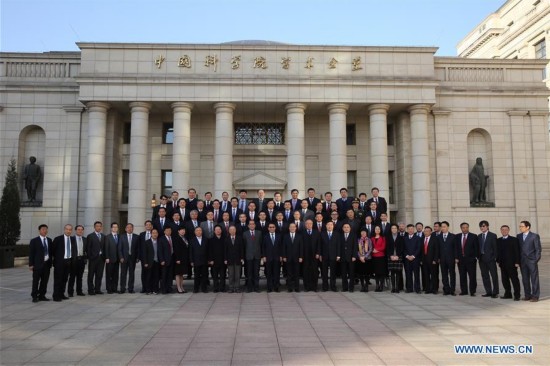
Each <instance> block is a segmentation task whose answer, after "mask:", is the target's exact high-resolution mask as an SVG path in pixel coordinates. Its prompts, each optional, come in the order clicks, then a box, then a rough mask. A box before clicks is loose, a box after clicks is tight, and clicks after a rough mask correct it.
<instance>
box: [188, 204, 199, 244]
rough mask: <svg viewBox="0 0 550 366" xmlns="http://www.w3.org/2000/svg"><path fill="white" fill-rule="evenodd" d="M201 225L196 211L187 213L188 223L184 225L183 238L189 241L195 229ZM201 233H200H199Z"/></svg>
mask: <svg viewBox="0 0 550 366" xmlns="http://www.w3.org/2000/svg"><path fill="white" fill-rule="evenodd" d="M200 225H201V223H200V222H199V220H198V212H197V210H193V211H191V212H190V213H189V221H187V222H186V223H185V236H186V237H187V240H188V241H191V239H193V237H194V236H195V229H196V228H198V227H199V226H200ZM201 233H202V232H201Z"/></svg>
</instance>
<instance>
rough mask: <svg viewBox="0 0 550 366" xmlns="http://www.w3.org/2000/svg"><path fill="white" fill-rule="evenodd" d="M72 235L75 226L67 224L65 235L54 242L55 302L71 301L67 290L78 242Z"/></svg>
mask: <svg viewBox="0 0 550 366" xmlns="http://www.w3.org/2000/svg"><path fill="white" fill-rule="evenodd" d="M72 233H73V226H72V225H69V224H67V225H65V226H64V227H63V235H60V236H58V237H56V238H54V240H53V250H52V257H53V301H58V302H59V301H61V300H68V299H69V298H68V297H67V296H65V288H66V287H67V280H68V279H69V272H70V271H71V266H72V264H73V259H76V242H75V241H74V238H71V235H72Z"/></svg>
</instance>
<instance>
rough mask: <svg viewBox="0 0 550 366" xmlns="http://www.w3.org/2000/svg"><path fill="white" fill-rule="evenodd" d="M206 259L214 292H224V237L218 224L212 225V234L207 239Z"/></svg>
mask: <svg viewBox="0 0 550 366" xmlns="http://www.w3.org/2000/svg"><path fill="white" fill-rule="evenodd" d="M208 261H209V264H210V272H211V273H212V284H213V285H214V286H213V287H214V292H225V274H226V272H227V270H226V266H225V238H224V236H223V232H222V227H221V226H220V225H216V226H215V227H214V235H213V236H212V237H211V238H210V239H208Z"/></svg>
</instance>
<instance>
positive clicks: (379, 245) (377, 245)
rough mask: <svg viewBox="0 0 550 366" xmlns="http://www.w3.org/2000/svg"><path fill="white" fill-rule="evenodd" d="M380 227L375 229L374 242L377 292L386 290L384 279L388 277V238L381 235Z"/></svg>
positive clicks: (373, 254) (373, 264)
mask: <svg viewBox="0 0 550 366" xmlns="http://www.w3.org/2000/svg"><path fill="white" fill-rule="evenodd" d="M381 232H382V230H381V229H380V226H378V225H377V226H375V227H374V237H372V238H371V241H372V248H373V249H372V266H373V269H374V275H375V278H376V290H374V291H375V292H382V291H383V290H384V278H385V277H386V238H384V237H383V236H382V234H381Z"/></svg>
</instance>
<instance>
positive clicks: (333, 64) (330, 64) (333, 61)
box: [328, 57, 338, 69]
mask: <svg viewBox="0 0 550 366" xmlns="http://www.w3.org/2000/svg"><path fill="white" fill-rule="evenodd" d="M337 63H338V60H337V59H335V58H334V57H333V58H331V59H330V61H329V62H328V68H329V69H335V68H336V64H337Z"/></svg>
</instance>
